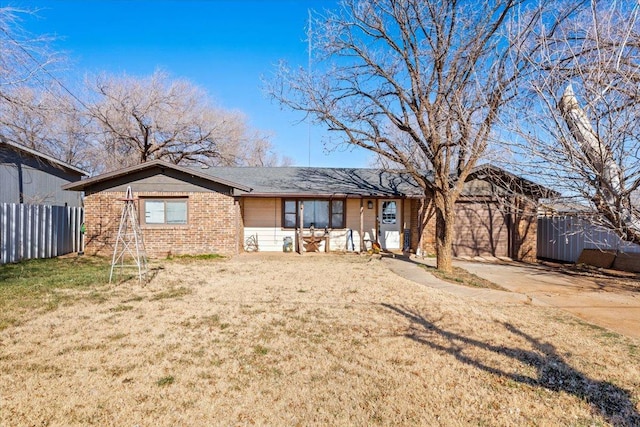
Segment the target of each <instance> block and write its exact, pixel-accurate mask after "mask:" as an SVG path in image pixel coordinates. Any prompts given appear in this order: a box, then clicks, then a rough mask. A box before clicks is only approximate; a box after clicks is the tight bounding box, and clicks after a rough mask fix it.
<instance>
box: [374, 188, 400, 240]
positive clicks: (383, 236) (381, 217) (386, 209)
mask: <svg viewBox="0 0 640 427" xmlns="http://www.w3.org/2000/svg"><path fill="white" fill-rule="evenodd" d="M379 207H380V208H379V209H380V212H379V213H378V221H379V227H380V246H381V247H382V249H386V250H393V249H400V209H399V208H400V201H399V200H381V201H380V204H379Z"/></svg>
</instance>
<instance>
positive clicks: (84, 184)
mask: <svg viewBox="0 0 640 427" xmlns="http://www.w3.org/2000/svg"><path fill="white" fill-rule="evenodd" d="M154 167H159V168H160V169H173V170H176V171H179V172H182V173H185V174H187V175H191V176H195V177H198V178H202V179H204V180H207V181H210V182H215V183H218V184H222V185H226V186H227V187H231V188H235V189H238V190H241V191H247V192H250V191H251V190H252V189H251V188H250V187H247V186H246V185H242V184H238V183H235V182H231V181H227V180H224V179H220V178H217V177H214V176H211V175H208V174H205V173H202V172H198V171H197V170H194V169H189V168H185V167H182V166H178V165H174V164H172V163H168V162H165V161H163V160H152V161H150V162H146V163H141V164H139V165H134V166H129V167H127V168H124V169H119V170H117V171H114V172H108V173H105V174H102V175H98V176H95V177H93V178H89V179H85V180H82V181H78V182H72V183H69V184H65V185H63V186H62V189H63V190H70V191H84V190H85V189H87V188H88V187H90V186H92V185H95V184H99V183H101V182H105V181H108V180H111V179H116V178H120V177H123V176H126V175H128V174H130V173H133V172H139V171H143V170H146V169H151V168H154Z"/></svg>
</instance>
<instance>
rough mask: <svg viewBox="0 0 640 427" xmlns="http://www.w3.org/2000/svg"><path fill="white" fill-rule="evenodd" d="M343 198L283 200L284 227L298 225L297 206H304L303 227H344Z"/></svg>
mask: <svg viewBox="0 0 640 427" xmlns="http://www.w3.org/2000/svg"><path fill="white" fill-rule="evenodd" d="M344 203H345V202H344V200H291V199H290V200H284V201H283V208H282V212H283V219H282V224H283V227H284V228H295V227H297V226H298V215H299V209H300V208H299V206H300V204H302V205H303V206H304V218H303V219H302V222H303V224H302V226H303V228H310V227H311V226H313V227H314V228H344V225H345V220H344V213H345V209H344Z"/></svg>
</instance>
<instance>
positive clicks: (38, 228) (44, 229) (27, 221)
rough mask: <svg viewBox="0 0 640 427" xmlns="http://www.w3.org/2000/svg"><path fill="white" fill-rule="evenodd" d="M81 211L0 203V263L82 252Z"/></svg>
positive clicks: (57, 207)
mask: <svg viewBox="0 0 640 427" xmlns="http://www.w3.org/2000/svg"><path fill="white" fill-rule="evenodd" d="M83 221H84V212H83V209H82V208H76V207H67V206H50V205H24V204H16V203H1V204H0V264H6V263H9V262H18V261H21V260H25V259H32V258H52V257H56V256H59V255H64V254H68V253H70V252H79V251H81V250H82V233H81V230H80V229H81V225H82V222H83Z"/></svg>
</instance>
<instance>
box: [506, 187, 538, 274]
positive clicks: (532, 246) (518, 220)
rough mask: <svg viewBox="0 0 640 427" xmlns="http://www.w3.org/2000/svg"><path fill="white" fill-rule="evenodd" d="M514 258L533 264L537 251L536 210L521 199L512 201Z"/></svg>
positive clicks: (530, 203)
mask: <svg viewBox="0 0 640 427" xmlns="http://www.w3.org/2000/svg"><path fill="white" fill-rule="evenodd" d="M513 211H514V214H513V221H514V226H513V229H514V236H513V240H512V241H513V245H514V248H513V249H514V252H515V253H516V254H515V256H514V258H515V259H518V260H520V261H525V262H535V261H536V253H537V250H538V241H537V234H538V218H537V214H538V209H537V206H536V205H535V204H534V203H533V202H531V201H527V200H524V199H521V198H517V199H515V201H514V207H513Z"/></svg>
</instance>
